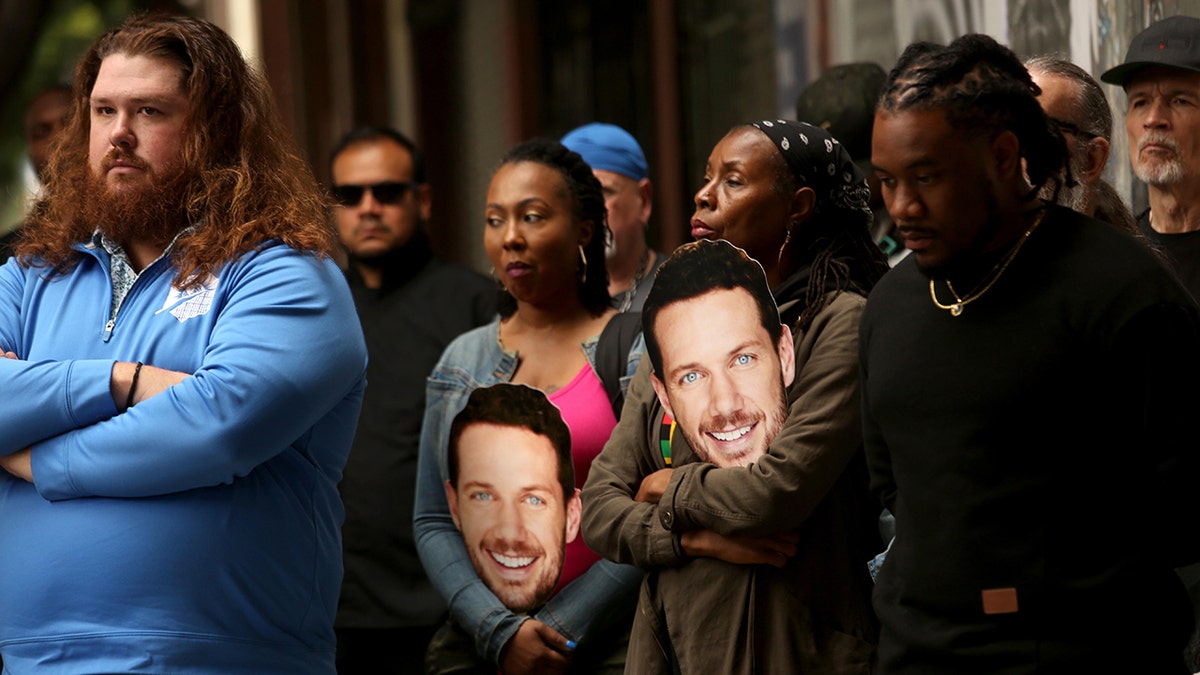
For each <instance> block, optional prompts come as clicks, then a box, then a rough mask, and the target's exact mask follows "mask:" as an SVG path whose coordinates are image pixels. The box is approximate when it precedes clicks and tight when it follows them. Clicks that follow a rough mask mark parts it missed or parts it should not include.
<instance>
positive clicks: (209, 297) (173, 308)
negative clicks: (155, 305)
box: [155, 274, 220, 323]
mask: <svg viewBox="0 0 1200 675" xmlns="http://www.w3.org/2000/svg"><path fill="white" fill-rule="evenodd" d="M218 281H220V279H218V278H217V277H214V276H213V275H211V274H210V275H208V278H206V279H205V280H204V281H203V282H202V283H201V284H200V285H199V286H189V287H188V288H187V290H182V291H181V290H179V289H178V288H175V287H174V286H172V287H171V292H170V293H168V294H167V299H166V301H164V302H163V306H162V309H160V310H158V311H157V312H155V314H156V315H158V314H162V313H163V312H170V313H171V316H173V317H175V318H176V319H179V323H183V322H184V321H187V320H188V319H191V318H193V317H197V316H203V315H205V314H208V310H209V309H210V308H212V301H213V296H214V295H216V293H217V282H218Z"/></svg>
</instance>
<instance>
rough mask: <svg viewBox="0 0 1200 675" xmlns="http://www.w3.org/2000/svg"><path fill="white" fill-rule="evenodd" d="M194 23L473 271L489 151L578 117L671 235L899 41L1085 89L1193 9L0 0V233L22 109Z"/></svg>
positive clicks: (14, 217) (919, 1)
mask: <svg viewBox="0 0 1200 675" xmlns="http://www.w3.org/2000/svg"><path fill="white" fill-rule="evenodd" d="M143 10H161V11H171V12H182V13H187V14H192V15H195V16H202V17H205V18H208V19H211V20H212V21H214V22H215V23H217V24H219V25H221V26H222V27H224V28H225V29H226V30H227V31H229V33H230V34H231V35H233V37H234V38H235V39H236V40H237V41H238V43H239V44H240V45H241V46H242V48H243V50H244V52H245V53H246V55H247V56H248V58H250V59H251V60H252V61H254V62H256V63H257V64H259V65H260V67H262V68H263V69H264V70H265V72H266V74H267V77H268V79H269V80H270V82H271V84H272V86H273V88H274V91H275V93H276V95H277V97H278V101H279V105H280V107H281V109H282V110H283V112H284V115H285V118H286V119H287V121H288V123H289V125H290V126H291V129H292V131H293V133H294V134H295V135H296V138H297V139H298V140H299V142H300V145H301V147H302V148H303V150H304V152H305V153H306V154H307V157H308V159H309V160H310V161H311V162H312V165H313V168H314V171H315V172H316V174H317V176H318V178H320V179H321V180H322V181H323V182H326V183H327V182H328V154H329V150H330V148H331V147H332V144H333V143H334V141H335V140H336V139H337V138H338V137H339V136H340V135H341V134H342V133H343V132H345V131H346V130H348V129H350V128H351V127H353V126H356V125H359V124H368V123H370V124H389V125H392V126H395V127H397V128H399V129H400V130H402V131H403V132H405V133H406V134H409V135H411V136H412V137H413V138H415V139H416V140H417V142H418V143H419V144H420V145H421V146H422V147H423V148H424V149H425V151H426V154H427V156H428V162H429V176H430V182H431V183H433V185H434V188H435V206H434V213H435V222H434V223H432V230H433V231H432V235H433V237H434V238H435V247H436V248H437V249H438V250H439V251H440V252H441V253H442V254H444V255H446V256H447V257H449V258H452V259H456V260H459V261H461V262H465V263H468V264H471V265H473V266H475V267H476V268H478V269H487V267H488V265H487V263H486V259H485V256H484V255H483V250H482V236H481V232H482V213H483V207H482V205H483V200H484V194H485V192H486V188H487V182H488V179H489V177H490V175H491V171H492V168H493V167H494V164H495V162H496V161H497V159H498V158H499V157H500V155H501V154H502V153H503V152H504V150H506V149H507V148H508V147H509V146H510V145H512V144H513V143H515V142H516V141H518V140H521V139H524V138H527V137H530V136H535V135H547V136H552V137H555V138H557V137H559V136H561V135H562V134H563V133H564V132H565V131H567V130H569V129H571V128H573V127H575V126H577V125H579V124H581V123H584V122H588V121H605V122H611V123H614V124H619V125H621V126H623V127H625V128H626V129H628V130H629V131H630V132H632V133H633V134H634V135H635V136H636V137H637V138H638V139H639V140H640V141H641V143H642V145H643V147H644V148H645V151H646V154H647V157H648V159H649V162H650V170H651V179H652V180H653V182H654V185H655V212H654V217H653V219H652V225H651V243H652V244H653V245H654V246H655V247H656V248H659V249H660V250H670V249H671V248H673V247H674V246H675V245H677V244H679V243H681V242H683V241H684V240H685V239H686V238H687V229H688V228H687V220H688V218H689V217H690V215H691V213H692V205H691V195H692V193H693V192H694V190H695V189H696V187H697V186H698V185H699V183H700V178H701V177H702V174H703V166H704V161H705V159H706V158H707V155H708V152H709V150H710V149H711V147H712V145H713V144H714V143H715V142H716V141H717V140H718V139H719V138H720V137H721V136H722V135H723V134H724V133H725V131H727V130H728V128H729V127H731V126H733V125H735V124H737V123H740V122H744V121H748V120H751V119H758V118H763V117H772V116H781V117H793V116H794V114H795V113H794V109H795V108H794V104H795V100H796V97H797V95H798V94H799V93H800V91H801V90H802V89H803V87H804V86H805V85H806V84H807V83H808V82H811V81H812V80H813V79H815V78H816V77H817V76H818V75H820V73H821V72H822V70H823V69H825V68H827V67H829V66H831V65H836V64H840V63H847V62H854V61H874V62H876V63H878V64H880V65H881V66H883V67H884V69H885V70H886V69H890V67H891V65H892V62H893V61H894V59H895V58H896V56H897V55H898V54H899V53H900V51H901V50H902V49H903V47H904V46H905V45H907V44H908V43H909V42H911V41H913V40H918V39H922V40H932V41H936V42H946V41H948V40H950V39H952V38H953V37H955V36H957V35H960V34H963V33H967V32H983V33H987V34H990V35H992V36H993V37H995V38H997V39H998V40H1000V41H1001V42H1004V43H1005V44H1008V45H1009V46H1010V47H1012V48H1013V49H1014V50H1015V51H1016V52H1017V54H1018V55H1019V56H1021V57H1022V58H1026V57H1029V56H1034V55H1039V54H1049V53H1055V54H1059V55H1061V56H1065V57H1067V58H1069V59H1071V60H1072V61H1074V62H1075V63H1077V64H1079V65H1081V66H1083V67H1084V68H1085V69H1086V70H1088V71H1089V72H1091V73H1093V74H1096V75H1098V74H1099V73H1100V72H1102V71H1104V70H1105V69H1107V68H1109V67H1110V66H1113V65H1115V64H1117V63H1120V62H1121V60H1122V59H1123V57H1124V51H1125V48H1126V46H1127V44H1128V42H1129V40H1130V39H1131V38H1132V37H1133V35H1134V34H1136V33H1137V32H1138V31H1140V30H1141V29H1142V28H1144V27H1145V26H1147V25H1149V24H1150V23H1152V22H1154V21H1156V20H1158V19H1160V18H1162V17H1164V16H1168V15H1171V14H1189V15H1195V16H1200V0H1174V1H1172V0H1122V1H1116V0H988V1H987V2H984V0H0V45H2V46H0V93H2V95H0V209H2V210H0V231H3V230H6V229H8V228H10V227H12V226H15V225H16V223H17V222H19V220H20V219H21V217H22V214H23V212H24V208H25V202H26V199H27V197H26V195H27V191H28V190H29V186H30V185H31V184H33V183H35V181H34V179H33V173H32V171H31V170H30V169H29V167H28V162H27V161H26V160H25V155H24V148H23V144H22V140H21V126H22V123H21V119H22V115H23V112H24V108H25V105H26V104H27V102H28V101H29V100H30V99H31V98H32V97H33V95H34V94H35V93H36V92H37V91H39V90H41V89H42V88H44V87H45V86H47V85H50V84H52V83H54V82H69V81H70V80H71V75H72V72H73V68H74V63H75V60H76V59H77V58H78V56H79V55H80V54H81V53H82V51H83V50H84V49H86V47H87V46H88V45H89V44H90V43H91V42H92V40H94V39H95V37H96V36H98V35H99V34H100V33H101V32H102V31H103V30H105V29H107V28H109V27H111V26H114V25H116V24H118V23H120V21H121V20H122V19H123V18H124V17H125V16H127V15H128V14H129V13H131V12H135V11H143ZM1105 87H1106V91H1108V93H1109V96H1110V103H1111V105H1112V107H1113V109H1114V115H1115V117H1116V119H1117V120H1118V125H1117V132H1116V133H1115V134H1114V139H1113V141H1114V143H1113V145H1114V149H1113V161H1110V162H1109V169H1108V170H1109V172H1110V173H1111V175H1110V179H1111V180H1112V181H1113V182H1114V184H1115V185H1116V186H1117V188H1118V190H1120V191H1121V192H1122V194H1124V195H1126V196H1127V197H1128V198H1130V200H1131V202H1132V203H1133V206H1134V208H1135V210H1140V209H1141V208H1143V207H1144V204H1145V191H1144V188H1143V187H1141V186H1139V185H1136V184H1135V183H1136V181H1135V180H1134V179H1133V178H1132V177H1131V175H1130V170H1129V165H1128V159H1127V158H1128V153H1127V151H1126V148H1125V134H1124V133H1123V132H1122V131H1121V129H1122V128H1123V127H1122V126H1121V124H1120V121H1122V120H1123V119H1124V114H1123V111H1124V106H1125V100H1124V94H1123V93H1122V92H1121V91H1120V90H1119V89H1117V88H1114V87H1110V86H1108V85H1105Z"/></svg>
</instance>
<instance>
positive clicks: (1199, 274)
mask: <svg viewBox="0 0 1200 675" xmlns="http://www.w3.org/2000/svg"><path fill="white" fill-rule="evenodd" d="M1138 228H1139V229H1141V231H1142V233H1143V234H1145V235H1146V238H1147V239H1149V240H1150V242H1151V243H1152V244H1154V245H1155V246H1157V247H1159V248H1160V249H1162V251H1163V252H1164V253H1166V254H1167V259H1168V260H1169V261H1170V263H1171V268H1172V269H1173V270H1174V271H1175V274H1177V275H1178V276H1179V280H1180V282H1182V283H1183V285H1184V286H1185V287H1186V288H1187V289H1188V291H1189V292H1190V293H1191V294H1192V297H1193V298H1198V299H1200V231H1196V232H1184V233H1181V234H1162V233H1160V232H1155V231H1154V228H1153V227H1150V210H1149V209H1147V210H1146V211H1144V212H1142V214H1141V215H1140V216H1138Z"/></svg>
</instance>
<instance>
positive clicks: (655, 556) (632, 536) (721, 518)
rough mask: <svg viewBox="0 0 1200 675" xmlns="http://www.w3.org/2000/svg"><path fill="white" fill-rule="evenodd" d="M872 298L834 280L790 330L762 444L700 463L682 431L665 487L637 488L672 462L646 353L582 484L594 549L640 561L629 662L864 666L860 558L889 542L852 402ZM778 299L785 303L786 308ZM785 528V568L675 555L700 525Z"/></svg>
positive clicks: (704, 667) (869, 635)
mask: <svg viewBox="0 0 1200 675" xmlns="http://www.w3.org/2000/svg"><path fill="white" fill-rule="evenodd" d="M865 304H866V299H865V298H863V297H862V296H861V295H858V294H854V293H836V295H835V297H833V298H831V299H830V302H829V304H828V305H827V306H826V308H825V309H824V310H823V311H821V312H820V313H819V314H818V315H817V316H816V317H815V319H814V321H813V323H812V325H811V326H810V327H809V329H808V330H806V331H803V332H799V331H798V332H797V333H796V334H795V335H794V339H795V349H796V377H795V379H794V381H793V383H792V385H791V386H790V387H789V388H788V401H789V407H790V409H789V414H788V420H787V422H786V423H785V424H784V427H783V429H782V430H781V431H780V433H779V435H778V436H777V437H776V438H775V439H774V442H773V443H772V444H771V446H770V448H769V449H768V452H767V455H765V456H764V457H763V458H762V459H760V460H759V461H758V462H756V463H755V464H753V465H751V466H749V467H745V468H740V467H739V468H727V469H720V468H717V467H716V466H714V465H712V464H708V463H704V462H700V461H699V460H697V459H696V457H695V456H694V455H693V453H692V451H691V449H690V448H689V447H688V446H687V442H686V440H684V438H683V435H682V434H675V438H674V439H673V441H672V442H671V443H670V455H671V458H672V466H671V468H673V469H674V471H673V473H672V476H671V481H670V484H669V485H668V488H667V490H666V493H665V494H664V496H663V498H662V501H661V502H660V503H659V504H657V505H655V504H645V503H638V502H634V501H633V497H634V495H636V494H637V490H638V487H639V486H640V484H641V481H642V478H644V477H645V476H647V475H649V474H650V473H652V472H654V471H657V470H658V469H662V468H666V466H667V465H666V462H665V459H664V454H663V452H662V450H661V445H660V440H661V438H662V432H661V426H662V408H661V406H660V404H659V403H658V400H657V397H656V396H655V394H654V390H653V387H652V385H651V383H650V363H649V359H644V360H643V363H642V364H641V367H640V368H639V369H638V372H637V374H636V375H635V376H634V379H633V382H632V383H631V384H630V387H629V391H628V394H627V397H626V401H625V408H624V411H623V413H622V417H621V421H620V423H619V424H618V425H617V427H616V429H615V430H614V431H613V434H612V437H611V438H610V439H609V442H608V444H607V445H605V447H604V450H603V452H602V453H601V454H600V456H599V457H597V458H596V460H595V461H594V462H593V463H592V467H591V472H590V474H589V477H588V480H587V484H586V485H585V486H584V489H583V536H584V540H585V541H586V542H587V543H588V545H589V546H591V547H592V549H593V550H595V551H596V552H598V553H599V554H601V555H603V556H605V557H607V558H609V559H611V560H615V561H618V562H623V563H632V564H634V565H637V566H638V567H641V568H643V569H645V570H646V572H647V573H646V576H645V578H644V580H643V583H642V588H641V591H640V592H641V596H640V598H639V603H638V613H637V617H636V619H635V621H634V625H633V631H632V634H631V636H630V647H629V656H628V659H627V662H626V663H627V666H626V672H627V673H669V672H683V673H701V672H719V673H768V672H770V673H781V672H795V673H863V674H864V675H865V674H867V673H870V672H872V670H873V667H874V662H875V643H876V642H877V637H878V623H877V621H876V619H875V615H874V612H873V611H872V609H871V603H870V593H871V581H870V576H869V575H868V572H867V567H866V563H867V561H868V560H869V559H870V558H871V557H872V556H874V555H875V554H876V553H878V552H879V551H880V550H882V544H881V543H880V541H879V536H878V534H877V530H876V524H877V520H878V516H879V512H880V507H879V504H878V502H877V501H875V500H874V499H873V498H872V497H871V496H870V494H869V492H868V491H867V477H866V468H865V464H864V461H863V454H862V430H861V416H860V411H859V377H858V322H859V317H860V316H861V315H862V310H863V307H864V305H865ZM787 308H788V305H787V303H784V304H781V307H780V309H781V312H782V313H784V314H786V310H787ZM705 528H706V529H709V530H713V531H716V532H719V533H722V534H750V535H761V534H771V533H777V532H783V531H789V530H794V531H795V532H796V533H797V534H798V535H799V537H800V544H799V549H798V553H797V554H796V556H795V557H793V558H792V559H791V560H790V561H789V563H788V564H787V565H786V567H784V568H782V569H777V568H774V567H770V566H765V565H760V566H742V565H733V564H729V563H725V562H722V561H719V560H715V559H709V558H696V559H690V558H688V557H687V556H685V555H684V553H683V551H682V549H681V547H680V543H679V535H680V533H681V532H683V531H687V530H693V529H705Z"/></svg>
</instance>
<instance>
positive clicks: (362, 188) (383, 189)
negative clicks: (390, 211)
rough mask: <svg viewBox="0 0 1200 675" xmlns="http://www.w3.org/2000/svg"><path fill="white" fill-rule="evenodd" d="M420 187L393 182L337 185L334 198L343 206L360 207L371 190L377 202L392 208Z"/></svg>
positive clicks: (418, 185) (414, 184) (416, 184)
mask: <svg viewBox="0 0 1200 675" xmlns="http://www.w3.org/2000/svg"><path fill="white" fill-rule="evenodd" d="M420 186H421V184H420V183H395V182H392V181H385V182H383V183H375V184H374V185H335V186H334V187H333V198H334V199H335V200H337V203H338V204H341V205H342V206H358V204H359V202H361V201H362V198H363V193H364V192H366V191H367V190H370V191H371V194H372V195H374V196H375V201H377V202H379V203H380V204H384V205H387V206H392V205H394V204H399V203H400V201H401V200H402V199H404V195H406V194H408V191H409V190H416V189H417V188H418V187H420Z"/></svg>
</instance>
